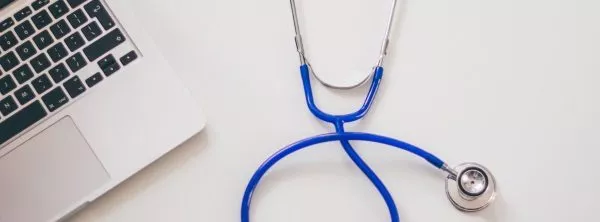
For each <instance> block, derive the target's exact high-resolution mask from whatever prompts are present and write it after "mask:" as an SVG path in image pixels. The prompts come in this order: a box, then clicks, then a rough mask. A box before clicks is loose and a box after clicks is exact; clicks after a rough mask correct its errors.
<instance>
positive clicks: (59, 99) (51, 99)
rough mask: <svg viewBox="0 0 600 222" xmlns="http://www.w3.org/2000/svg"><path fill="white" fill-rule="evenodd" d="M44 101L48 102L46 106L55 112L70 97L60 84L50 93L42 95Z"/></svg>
mask: <svg viewBox="0 0 600 222" xmlns="http://www.w3.org/2000/svg"><path fill="white" fill-rule="evenodd" d="M42 101H44V104H46V107H48V110H49V111H50V112H54V111H55V110H57V109H58V108H60V107H61V106H63V105H65V104H67V103H68V102H69V98H68V97H67V95H65V92H63V90H62V89H61V88H60V86H59V87H56V88H54V89H53V90H52V91H50V92H48V94H46V95H44V96H42Z"/></svg>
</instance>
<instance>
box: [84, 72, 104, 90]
mask: <svg viewBox="0 0 600 222" xmlns="http://www.w3.org/2000/svg"><path fill="white" fill-rule="evenodd" d="M103 79H104V77H102V75H101V74H100V73H99V72H98V73H96V74H94V75H92V76H90V78H88V79H86V80H85V84H87V85H88V87H90V88H92V86H95V85H96V84H98V83H100V81H102V80H103Z"/></svg>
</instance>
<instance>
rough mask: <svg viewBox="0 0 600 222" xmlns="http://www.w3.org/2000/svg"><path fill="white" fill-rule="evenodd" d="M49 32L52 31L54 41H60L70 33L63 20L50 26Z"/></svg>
mask: <svg viewBox="0 0 600 222" xmlns="http://www.w3.org/2000/svg"><path fill="white" fill-rule="evenodd" d="M50 31H52V34H54V37H56V39H61V38H62V37H64V36H65V35H67V34H69V32H71V28H69V25H67V22H65V20H60V21H59V22H57V23H56V24H54V25H52V26H50Z"/></svg>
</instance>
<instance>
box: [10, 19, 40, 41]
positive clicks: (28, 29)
mask: <svg viewBox="0 0 600 222" xmlns="http://www.w3.org/2000/svg"><path fill="white" fill-rule="evenodd" d="M15 32H16V33H17V35H18V36H19V38H20V39H21V40H25V39H26V38H28V37H29V36H31V35H33V33H35V29H34V28H33V26H32V25H31V23H30V22H29V21H24V22H23V23H21V24H20V25H18V26H17V27H15Z"/></svg>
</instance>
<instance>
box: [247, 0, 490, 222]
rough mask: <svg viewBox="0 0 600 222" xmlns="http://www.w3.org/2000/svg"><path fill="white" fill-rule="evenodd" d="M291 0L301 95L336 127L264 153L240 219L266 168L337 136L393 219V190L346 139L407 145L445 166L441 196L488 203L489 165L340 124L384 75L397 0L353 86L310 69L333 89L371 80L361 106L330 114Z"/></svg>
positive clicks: (459, 204) (463, 204) (473, 205)
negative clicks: (368, 67)
mask: <svg viewBox="0 0 600 222" xmlns="http://www.w3.org/2000/svg"><path fill="white" fill-rule="evenodd" d="M290 4H291V7H292V15H293V19H294V28H295V31H296V37H295V41H296V48H297V50H298V54H299V56H300V63H301V66H300V75H301V77H302V81H303V85H304V93H305V96H306V103H307V105H308V109H309V110H310V112H311V113H312V114H313V115H314V116H316V117H317V118H318V119H320V120H322V121H325V122H328V123H331V124H333V125H334V126H335V133H329V134H322V135H317V136H314V137H310V138H307V139H304V140H301V141H298V142H296V143H293V144H291V145H289V146H287V147H285V148H283V149H281V150H279V151H278V152H277V153H275V154H274V155H272V156H271V157H270V158H269V159H267V160H266V161H265V162H264V163H263V164H262V165H261V166H260V167H259V168H258V169H257V170H256V172H255V173H254V175H253V176H252V178H251V179H250V182H249V183H248V185H247V187H246V190H245V193H244V198H243V200H242V209H241V210H242V212H241V218H242V222H249V221H250V203H251V200H252V195H253V193H254V190H255V189H256V187H257V186H258V184H259V182H260V180H261V179H262V178H263V176H264V175H265V174H266V173H267V171H268V170H269V169H270V168H271V167H273V166H274V165H275V164H276V163H277V162H279V161H280V160H282V159H283V158H285V157H287V156H289V155H290V154H292V153H294V152H296V151H299V150H302V149H304V148H309V147H311V146H313V145H316V144H321V143H326V142H332V141H339V142H340V144H341V145H342V147H343V148H344V151H345V152H346V154H347V155H348V157H350V159H352V161H353V162H354V163H355V164H356V166H358V168H360V170H361V171H362V172H363V173H364V174H365V175H366V176H367V177H368V178H369V180H370V181H371V182H372V183H373V185H374V186H375V187H376V188H377V190H378V191H379V193H380V194H381V196H382V197H383V199H384V200H385V203H386V205H387V207H388V210H389V213H390V216H391V218H392V222H399V221H400V217H399V215H398V210H397V208H396V204H395V202H394V199H393V198H392V195H391V194H390V192H389V191H388V189H387V188H386V186H385V185H384V184H383V182H382V181H381V180H380V179H379V177H378V176H377V175H376V174H375V172H374V171H373V170H372V169H371V168H370V167H369V165H368V164H367V163H366V162H365V161H364V160H363V159H362V158H361V157H360V156H359V154H358V153H357V152H356V151H355V150H354V148H353V147H352V145H351V144H350V141H369V142H374V143H380V144H386V145H389V146H392V147H396V148H399V149H402V150H405V151H408V152H410V153H412V154H415V155H417V156H419V157H421V158H423V159H425V160H426V161H427V162H429V163H430V164H431V165H433V166H435V167H436V168H438V169H440V170H442V171H444V172H446V173H447V174H448V175H447V177H446V186H445V187H446V196H447V197H448V199H449V200H450V202H451V203H452V205H454V206H455V207H456V208H457V209H458V210H461V211H465V212H475V211H480V210H482V209H484V208H486V207H487V206H489V205H490V204H491V203H492V202H493V201H494V199H495V197H496V183H495V180H494V177H493V176H492V174H491V173H490V171H489V170H488V169H487V168H485V167H483V166H482V165H480V164H477V163H463V164H459V165H457V166H455V167H450V166H449V165H448V164H446V163H445V162H444V161H442V160H441V159H439V158H438V157H436V156H435V155H433V154H431V153H429V152H427V151H425V150H423V149H421V148H418V147H416V146H413V145H411V144H409V143H406V142H402V141H400V140H396V139H392V138H389V137H384V136H380V135H375V134H370V133H360V132H346V131H345V130H344V124H345V123H350V122H354V121H357V120H360V119H362V118H363V117H364V116H365V115H366V114H367V113H368V111H369V109H370V107H371V105H372V104H373V101H374V99H375V95H376V94H377V91H378V89H379V84H380V83H381V79H382V77H383V66H384V60H385V57H386V56H387V49H388V46H389V42H390V40H389V38H390V31H391V29H392V23H393V20H394V15H395V11H396V5H397V0H392V7H391V12H390V16H389V20H388V25H387V29H386V32H385V38H384V41H383V44H382V45H381V53H380V55H379V58H378V60H377V64H376V65H375V68H374V69H373V71H372V73H370V75H369V76H368V77H367V78H365V79H364V80H363V81H362V82H360V83H359V84H356V85H353V86H334V85H331V84H327V83H325V82H323V81H322V80H321V79H319V78H318V76H317V75H314V76H315V78H316V79H317V80H319V82H321V83H322V84H323V85H325V86H327V87H331V88H335V89H351V88H355V87H357V86H359V85H362V84H363V83H364V82H366V81H367V80H368V79H369V78H372V82H371V86H370V89H369V92H368V94H367V97H366V99H365V101H364V104H363V105H362V107H361V108H360V109H359V110H358V111H356V112H354V113H350V114H347V115H331V114H328V113H325V112H323V111H321V110H320V109H319V108H318V107H317V106H316V104H315V102H314V98H313V94H312V87H311V82H310V73H311V72H312V73H313V74H314V72H313V71H312V68H311V66H310V63H309V62H308V58H307V56H306V54H305V51H304V45H303V41H302V35H301V33H300V26H299V22H298V14H297V10H296V2H295V0H290Z"/></svg>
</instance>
